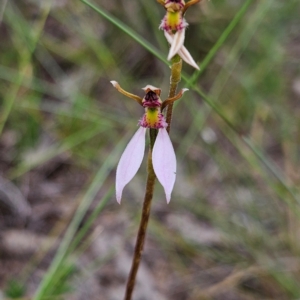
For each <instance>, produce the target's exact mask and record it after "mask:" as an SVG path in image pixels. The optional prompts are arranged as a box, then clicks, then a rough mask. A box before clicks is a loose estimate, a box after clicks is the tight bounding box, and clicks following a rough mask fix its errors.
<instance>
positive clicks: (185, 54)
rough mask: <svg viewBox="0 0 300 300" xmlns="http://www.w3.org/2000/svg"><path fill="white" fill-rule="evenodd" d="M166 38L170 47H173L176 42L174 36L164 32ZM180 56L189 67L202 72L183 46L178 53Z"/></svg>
mask: <svg viewBox="0 0 300 300" xmlns="http://www.w3.org/2000/svg"><path fill="white" fill-rule="evenodd" d="M164 34H165V37H166V39H167V41H168V43H169V44H170V45H172V43H173V40H174V35H171V34H169V33H168V32H167V31H164ZM178 55H179V56H180V57H181V58H182V59H183V60H184V61H185V62H186V63H187V64H189V65H191V66H192V67H194V68H195V69H197V70H200V68H199V67H198V65H197V63H196V62H195V61H194V59H193V57H192V55H191V54H190V52H189V51H188V50H187V49H186V48H185V47H184V46H183V45H182V47H181V48H180V49H179V51H178Z"/></svg>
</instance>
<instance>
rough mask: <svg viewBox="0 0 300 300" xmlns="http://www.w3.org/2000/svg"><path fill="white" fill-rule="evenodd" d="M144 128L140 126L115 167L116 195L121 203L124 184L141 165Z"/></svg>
mask: <svg viewBox="0 0 300 300" xmlns="http://www.w3.org/2000/svg"><path fill="white" fill-rule="evenodd" d="M145 133H146V128H144V127H140V128H139V129H138V130H137V132H136V133H135V134H134V136H133V137H132V139H131V140H130V142H129V143H128V145H127V146H126V149H125V150H124V152H123V154H122V156H121V159H120V161H119V164H118V167H117V176H116V197H117V201H118V203H121V198H122V192H123V189H124V187H125V185H126V184H127V183H128V182H129V181H130V180H131V179H132V178H133V177H134V175H135V174H136V172H137V171H138V169H139V168H140V166H141V163H142V160H143V157H144V152H145Z"/></svg>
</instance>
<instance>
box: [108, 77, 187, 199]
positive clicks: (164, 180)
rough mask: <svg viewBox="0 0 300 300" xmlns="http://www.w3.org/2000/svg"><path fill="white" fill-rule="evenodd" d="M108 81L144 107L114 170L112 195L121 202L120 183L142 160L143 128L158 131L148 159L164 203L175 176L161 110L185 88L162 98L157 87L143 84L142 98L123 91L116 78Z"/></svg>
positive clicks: (171, 153) (134, 170)
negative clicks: (163, 192)
mask: <svg viewBox="0 0 300 300" xmlns="http://www.w3.org/2000/svg"><path fill="white" fill-rule="evenodd" d="M111 83H112V85H113V86H114V87H115V88H116V89H117V90H118V91H119V92H121V93H122V94H124V95H126V96H127V97H130V98H132V99H134V100H135V101H137V102H139V103H140V104H141V105H142V106H143V107H144V108H145V114H144V115H143V117H142V119H141V120H140V121H139V125H140V128H139V129H138V130H137V132H136V133H135V134H134V136H133V137H132V139H131V140H130V142H129V143H128V145H127V146H126V148H125V150H124V152H123V154H122V156H121V159H120V161H119V164H118V166H117V174H116V198H117V201H118V203H121V198H122V192H123V189H124V187H125V186H126V185H127V183H129V181H130V180H131V179H132V178H133V177H134V175H135V174H136V173H137V171H138V169H139V168H140V166H141V164H142V160H143V157H144V152H145V143H146V141H145V133H146V129H147V128H153V129H157V130H158V134H157V137H156V140H155V143H154V147H153V151H152V163H153V169H154V172H155V175H156V177H157V179H158V181H159V182H160V183H161V185H162V186H163V188H164V190H165V194H166V200H167V203H169V202H170V199H171V193H172V190H173V187H174V183H175V179H176V156H175V152H174V148H173V146H172V142H171V140H170V137H169V134H168V132H167V130H166V128H167V127H168V124H167V123H166V121H165V118H164V116H163V114H162V112H161V111H162V109H164V108H165V107H166V106H167V105H169V104H170V103H171V102H174V101H176V100H178V99H179V98H181V96H182V95H183V93H184V92H185V91H186V90H187V89H182V90H181V91H180V92H179V93H178V94H177V95H176V96H175V97H173V98H168V99H166V100H165V101H164V102H162V101H161V99H160V93H161V90H160V89H159V88H156V87H154V86H152V85H147V86H146V87H145V88H143V90H144V91H145V93H146V94H145V96H144V98H140V97H139V96H136V95H133V94H130V93H128V92H126V91H124V90H123V89H122V88H121V87H120V85H119V84H118V83H117V82H116V81H111Z"/></svg>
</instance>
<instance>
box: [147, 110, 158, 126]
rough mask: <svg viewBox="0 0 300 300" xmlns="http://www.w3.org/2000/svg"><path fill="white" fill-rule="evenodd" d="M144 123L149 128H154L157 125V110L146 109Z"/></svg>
mask: <svg viewBox="0 0 300 300" xmlns="http://www.w3.org/2000/svg"><path fill="white" fill-rule="evenodd" d="M146 121H147V123H148V124H149V126H150V127H152V128H155V127H156V126H157V124H158V123H159V110H158V109H157V108H147V109H146Z"/></svg>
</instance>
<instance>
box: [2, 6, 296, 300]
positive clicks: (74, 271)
mask: <svg viewBox="0 0 300 300" xmlns="http://www.w3.org/2000/svg"><path fill="white" fill-rule="evenodd" d="M245 2H246V1H243V0H227V1H224V0H211V1H206V0H202V2H201V3H200V4H198V5H196V6H193V9H190V10H188V12H187V14H186V19H187V21H188V23H189V28H188V30H187V32H186V41H185V45H186V47H187V48H188V49H189V51H190V52H191V54H192V56H193V57H194V58H195V60H196V61H197V62H198V63H199V65H201V63H202V62H203V61H205V58H206V57H207V55H208V54H209V53H210V51H211V49H213V47H214V45H215V44H216V43H217V41H218V39H219V38H220V36H221V35H222V34H223V33H224V31H225V30H226V28H227V26H228V25H229V24H230V22H231V21H232V20H233V19H234V17H235V16H236V14H237V13H238V12H239V11H240V9H241V7H242V6H243V5H244V4H245ZM248 2H249V6H248V7H247V10H246V13H245V14H244V15H243V16H242V18H241V20H240V21H239V22H238V23H237V25H236V26H234V28H233V30H232V32H231V33H230V34H229V35H228V36H227V38H226V39H225V40H224V41H223V42H222V43H221V47H220V48H219V50H218V51H217V52H216V55H215V56H214V57H213V58H212V60H211V61H210V62H209V64H208V65H207V67H206V68H205V70H204V69H203V71H202V73H201V74H200V76H198V77H197V79H196V81H195V84H194V86H192V87H190V91H189V92H188V93H186V94H185V96H184V98H183V99H182V100H180V101H179V102H178V103H177V104H176V107H175V110H174V115H173V124H172V129H171V139H172V141H173V143H174V146H175V151H176V153H177V161H178V165H179V168H178V174H177V181H176V183H175V188H174V191H173V194H172V201H171V203H170V204H169V205H167V204H166V203H165V200H164V194H163V190H162V188H161V187H160V186H159V185H157V191H156V193H155V196H154V203H153V209H152V219H151V222H150V231H149V234H148V240H147V243H146V247H145V253H144V262H143V265H142V269H141V272H140V273H141V276H140V278H139V287H137V290H136V294H135V297H136V299H140V298H141V297H142V296H143V297H144V298H143V299H188V300H192V299H222V300H224V299H225V300H226V299H228V300H233V299H239V300H240V299H278V300H284V299H287V300H289V299H298V298H300V288H299V283H298V281H299V277H300V258H299V247H300V245H299V234H300V232H299V225H300V219H299V204H300V196H299V185H300V173H299V170H300V152H299V151H300V149H299V144H300V134H299V127H300V123H299V120H300V106H299V100H300V70H299V60H300V51H299V49H300V40H299V31H300V19H299V14H300V4H299V1H298V0H290V1H276V0H264V1H255V0H253V1H250V0H249V1H248ZM93 4H94V5H95V6H96V7H99V8H100V9H101V10H102V11H104V12H107V13H109V14H110V15H112V16H114V17H115V18H116V19H117V20H118V21H119V22H123V23H124V24H126V25H127V26H129V27H130V28H131V29H132V30H133V32H134V34H135V39H134V38H132V37H131V36H129V35H128V34H127V33H126V32H124V31H123V30H122V28H121V29H120V28H118V27H117V26H115V25H114V24H113V23H112V22H110V21H109V20H107V19H105V18H104V17H103V16H101V15H100V14H98V13H97V12H96V11H94V10H93V9H92V8H91V7H89V6H87V5H85V4H84V3H82V2H81V1H70V0H56V1H54V0H53V1H49V0H44V1H34V0H30V1H29V0H27V1H25V0H22V1H19V0H9V1H2V3H1V4H0V12H1V11H3V17H2V22H1V23H0V37H1V43H0V53H1V55H0V99H1V110H0V133H1V137H0V153H1V159H0V170H1V173H0V177H1V180H0V228H1V240H2V242H1V246H0V253H1V257H0V288H1V289H2V290H3V291H5V290H6V291H8V290H9V291H14V290H16V289H15V288H14V286H13V285H11V284H10V283H9V282H10V280H11V279H13V278H17V281H16V282H18V285H17V286H16V287H17V288H19V287H20V286H22V287H23V286H24V287H25V294H26V295H28V296H29V297H32V295H34V294H35V291H36V290H40V291H42V292H41V295H42V293H44V294H43V296H44V297H46V296H48V298H47V299H57V298H56V295H63V296H62V297H63V299H106V300H107V299H121V298H122V293H123V289H124V284H125V281H126V276H127V273H128V271H129V263H130V259H131V256H132V247H133V244H134V237H135V235H136V232H137V226H138V225H137V224H138V220H139V215H140V212H141V205H142V198H143V190H144V186H145V178H146V168H145V164H143V165H142V167H141V169H140V171H139V172H138V176H137V177H136V178H135V179H134V180H133V181H132V182H131V183H130V185H128V186H127V187H126V189H125V191H124V197H123V201H122V205H121V206H119V205H117V204H116V201H115V199H114V196H111V192H110V191H111V186H112V185H113V182H114V176H115V174H114V170H115V166H116V164H117V161H118V159H119V157H120V153H121V152H122V150H123V149H124V147H125V144H126V142H127V141H128V140H129V138H130V136H131V135H133V133H134V131H135V130H136V125H137V122H138V120H139V119H140V118H141V116H142V113H143V110H142V108H140V107H139V106H138V105H136V103H135V102H134V101H130V100H128V99H127V98H125V97H123V96H122V95H120V94H119V93H117V92H116V91H115V90H114V89H113V87H112V86H111V85H110V83H109V81H110V80H116V81H118V82H119V83H120V84H121V85H122V86H123V87H124V88H126V90H128V91H131V92H132V93H135V94H139V95H143V91H142V90H141V88H142V87H144V86H145V85H147V84H152V85H154V86H158V87H160V88H161V89H162V98H166V97H167V94H168V83H169V76H170V74H169V66H168V65H167V64H166V63H165V62H163V61H161V60H159V59H158V58H157V57H155V55H153V53H150V52H149V50H147V49H146V48H145V47H144V46H142V45H141V43H139V37H143V38H144V39H145V40H146V41H148V42H149V43H150V44H151V45H152V46H153V47H154V49H157V53H158V54H159V55H162V56H163V57H166V56H167V53H168V45H167V42H166V41H165V39H164V36H163V32H162V31H159V30H158V26H159V24H160V20H161V18H162V17H163V15H164V9H163V8H162V7H161V6H160V5H159V4H157V3H156V1H154V0H140V1H132V0H131V1H128V0H118V1H116V0H110V1H108V0H101V1H100V0H95V1H93ZM0 16H1V14H0ZM183 71H184V79H182V81H181V83H180V88H183V87H185V86H187V83H186V80H188V79H189V78H192V76H193V72H194V71H193V69H192V68H191V67H189V66H187V65H184V67H183ZM193 78H194V77H193ZM2 181H3V182H4V183H5V184H4V183H3V184H2ZM7 182H9V184H8V183H7ZM101 201H103V205H102V204H101ZM79 203H81V204H80V209H79V210H77V213H75V210H76V208H77V206H78V204H79ZM99 203H100V205H99ZM93 211H96V212H97V213H94V214H93ZM85 212H87V215H85ZM98 214H99V216H98ZM74 215H75V216H76V217H75V219H73V221H72V222H71V223H70V222H69V220H70V219H71V218H72V217H73V216H74ZM97 216H98V217H97ZM69 224H71V225H70V226H69V227H68V225H69ZM86 224H90V225H91V226H90V228H88V227H87V226H86ZM67 227H68V228H69V229H68V230H67V231H66V235H63V233H65V229H66V228H67ZM82 230H83V231H82ZM80 232H81V233H83V234H81V235H80V236H79V238H77V239H75V242H76V243H75V244H74V239H73V237H74V236H75V235H76V234H78V233H80ZM63 237H64V238H63ZM77 237H78V236H77ZM72 241H73V244H72ZM58 246H60V250H59V252H58V255H56V259H54V260H53V257H54V254H55V253H57V252H56V250H57V248H58ZM75 249H76V251H75ZM53 261H54V263H53ZM51 263H52V266H55V268H56V269H55V268H54V267H53V269H52V270H54V271H52V273H51V272H50V273H49V272H48V273H46V271H47V269H48V267H49V265H50V264H51ZM75 264H76V268H74V267H73V266H74V265H75ZM69 266H72V268H70V267H69ZM45 274H48V277H44V275H45ZM45 278H47V279H45ZM60 278H61V279H62V280H59V279H60ZM42 279H44V281H43V283H44V284H45V287H43V285H41V281H42ZM45 280H46V281H47V280H48V281H47V282H48V286H47V288H46V283H45ZM70 286H71V287H72V288H71V289H70V288H69V287H70ZM67 292H68V293H67ZM14 295H15V294H12V293H7V297H11V298H13V297H15V296H14ZM36 295H37V294H36ZM18 296H23V290H22V293H21V294H20V295H18ZM36 297H37V296H36ZM101 297H102V298H101ZM139 297H140V298H139ZM33 299H42V297H41V298H33ZM45 299H46V298H45Z"/></svg>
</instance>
